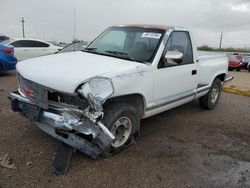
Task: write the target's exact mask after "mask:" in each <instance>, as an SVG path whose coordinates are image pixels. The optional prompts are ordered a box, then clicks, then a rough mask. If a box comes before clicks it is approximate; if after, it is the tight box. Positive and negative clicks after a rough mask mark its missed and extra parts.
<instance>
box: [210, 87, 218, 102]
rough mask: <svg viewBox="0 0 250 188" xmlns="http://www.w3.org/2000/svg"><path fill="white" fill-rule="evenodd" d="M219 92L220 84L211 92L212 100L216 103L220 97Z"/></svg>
mask: <svg viewBox="0 0 250 188" xmlns="http://www.w3.org/2000/svg"><path fill="white" fill-rule="evenodd" d="M219 92H220V88H219V87H218V86H215V87H214V88H213V89H212V93H211V102H212V103H215V102H216V101H217V99H218V97H219Z"/></svg>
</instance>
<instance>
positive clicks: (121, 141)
mask: <svg viewBox="0 0 250 188" xmlns="http://www.w3.org/2000/svg"><path fill="white" fill-rule="evenodd" d="M102 123H103V124H104V125H105V126H106V127H107V128H108V129H109V130H110V131H111V133H112V134H113V135H114V136H115V140H114V141H113V142H112V143H111V144H110V146H109V147H108V148H107V150H106V151H104V153H103V154H102V155H103V156H104V157H109V156H111V155H114V154H116V153H119V152H120V151H122V150H123V149H125V148H127V147H128V146H130V145H131V143H134V137H135V134H137V133H138V131H139V128H140V118H139V115H138V113H137V111H136V109H135V108H134V107H133V106H131V105H129V104H127V103H113V104H109V105H108V106H106V107H104V117H103V120H102Z"/></svg>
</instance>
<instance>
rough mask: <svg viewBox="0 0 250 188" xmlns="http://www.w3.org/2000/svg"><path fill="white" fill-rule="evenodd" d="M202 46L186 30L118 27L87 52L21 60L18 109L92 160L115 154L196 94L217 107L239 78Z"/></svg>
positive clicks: (207, 106) (16, 95) (12, 95)
mask: <svg viewBox="0 0 250 188" xmlns="http://www.w3.org/2000/svg"><path fill="white" fill-rule="evenodd" d="M196 49H197V46H195V43H194V42H193V36H192V34H191V31H190V30H188V29H185V28H179V27H169V26H149V25H127V26H125V25H123V26H113V27H110V28H108V29H107V30H105V31H104V32H103V33H102V34H101V35H100V36H99V37H97V38H96V40H94V41H93V42H92V43H91V44H90V45H89V46H88V48H86V49H85V50H84V51H83V52H82V51H79V52H75V53H62V54H56V55H51V56H46V57H39V58H35V59H30V60H26V61H23V62H20V63H19V64H18V65H17V75H18V83H19V84H18V85H19V89H18V91H15V92H12V93H10V95H9V98H10V100H11V105H12V110H13V111H16V112H22V113H21V114H23V115H24V116H25V117H27V118H29V119H31V120H33V121H34V122H35V123H36V124H37V126H38V127H39V128H40V129H42V130H43V131H45V132H46V133H48V134H49V135H51V136H53V137H55V138H57V139H59V140H60V141H62V142H64V143H66V144H68V145H70V146H72V147H74V148H76V149H78V150H80V151H82V152H84V153H86V154H87V155H90V156H91V157H93V158H96V157H97V156H99V155H100V154H103V155H104V156H110V155H113V154H115V153H118V152H120V151H122V150H123V149H125V148H126V147H128V146H130V145H131V144H133V143H134V141H135V140H136V139H137V138H138V136H139V130H140V119H143V118H147V117H150V116H153V115H155V114H159V113H161V112H164V111H166V110H169V109H172V108H175V107H177V106H180V105H182V104H185V103H188V102H190V101H192V100H195V99H199V100H200V105H201V106H202V107H204V108H205V109H213V108H215V106H216V105H217V104H218V102H219V98H220V94H221V85H222V84H223V83H224V82H227V81H229V80H231V79H232V77H227V76H226V74H227V66H228V58H227V57H226V56H224V55H220V54H219V55H215V56H213V55H206V56H198V55H197V50H196ZM204 113H205V112H204ZM187 126H188V125H187ZM152 129H157V127H152Z"/></svg>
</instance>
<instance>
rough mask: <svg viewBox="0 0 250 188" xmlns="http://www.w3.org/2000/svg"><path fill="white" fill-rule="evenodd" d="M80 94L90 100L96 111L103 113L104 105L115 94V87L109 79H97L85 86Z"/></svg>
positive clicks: (80, 90)
mask: <svg viewBox="0 0 250 188" xmlns="http://www.w3.org/2000/svg"><path fill="white" fill-rule="evenodd" d="M78 92H79V93H80V94H81V95H82V96H84V97H85V98H87V99H88V102H89V105H90V106H91V108H92V109H95V111H97V112H100V111H102V104H103V103H104V102H105V101H106V100H107V99H108V98H109V97H110V96H111V95H112V94H113V93H114V86H113V83H112V81H111V80H110V79H109V78H104V77H95V78H92V79H90V80H89V81H88V82H87V83H85V84H83V85H82V87H81V88H80V89H79V90H78Z"/></svg>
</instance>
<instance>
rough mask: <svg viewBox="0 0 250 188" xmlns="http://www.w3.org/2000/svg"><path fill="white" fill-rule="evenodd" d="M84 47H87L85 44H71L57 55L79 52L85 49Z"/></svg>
mask: <svg viewBox="0 0 250 188" xmlns="http://www.w3.org/2000/svg"><path fill="white" fill-rule="evenodd" d="M86 45H87V43H86V42H77V43H73V44H70V45H69V46H66V47H65V48H63V49H62V50H61V51H59V52H58V53H64V52H74V51H81V50H84V49H85V47H86Z"/></svg>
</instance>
